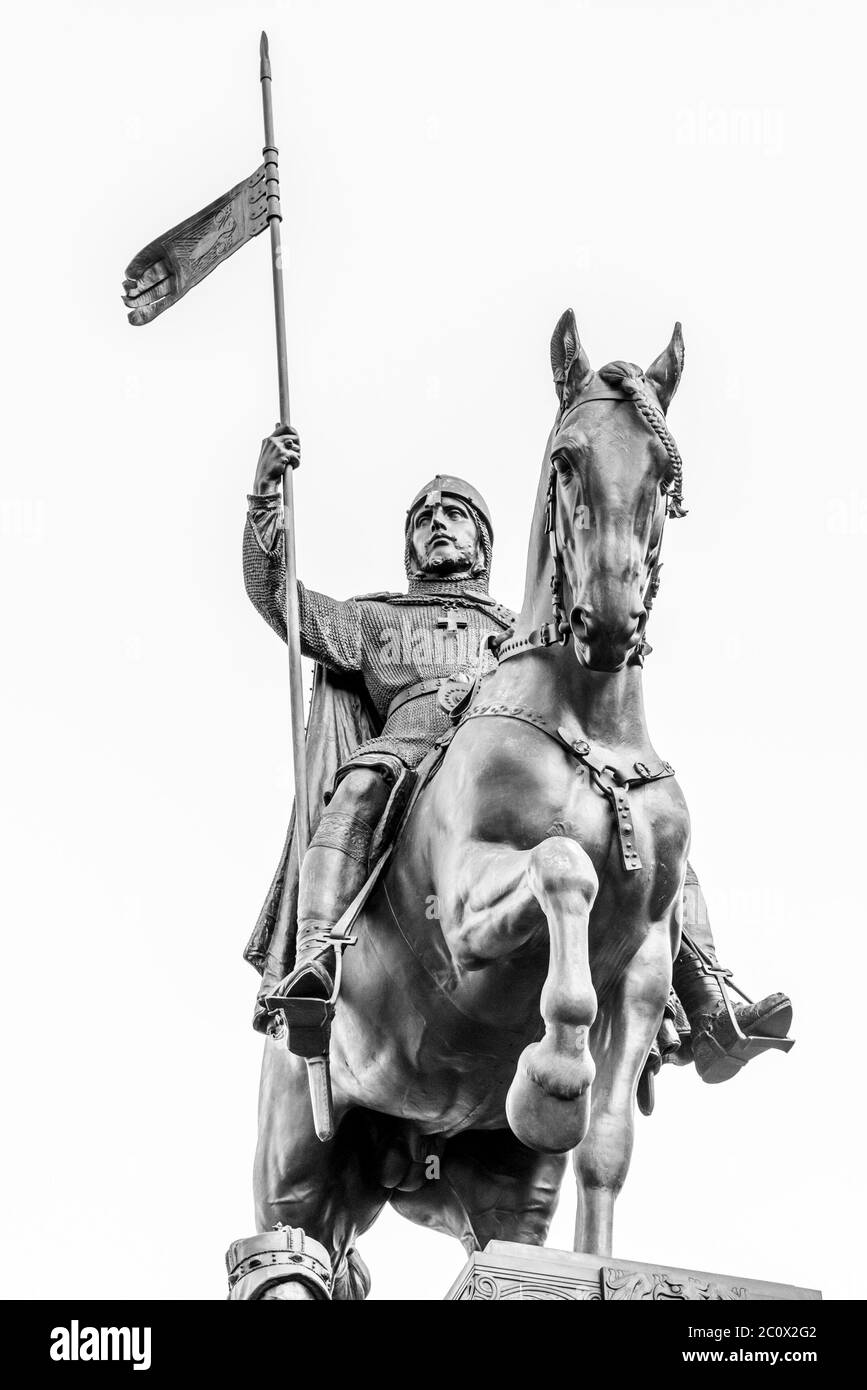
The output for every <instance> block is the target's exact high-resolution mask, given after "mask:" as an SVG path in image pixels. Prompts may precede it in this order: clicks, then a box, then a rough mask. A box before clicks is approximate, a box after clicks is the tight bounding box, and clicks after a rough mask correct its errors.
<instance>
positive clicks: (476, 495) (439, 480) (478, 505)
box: [406, 473, 494, 540]
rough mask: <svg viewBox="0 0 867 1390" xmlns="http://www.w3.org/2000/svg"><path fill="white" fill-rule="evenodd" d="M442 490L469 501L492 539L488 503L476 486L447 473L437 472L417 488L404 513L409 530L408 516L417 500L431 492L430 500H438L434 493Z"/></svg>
mask: <svg viewBox="0 0 867 1390" xmlns="http://www.w3.org/2000/svg"><path fill="white" fill-rule="evenodd" d="M443 492H444V493H446V495H447V496H448V497H460V499H461V500H462V501H463V502H470V503H471V504H472V505H473V507H475V509H476V511H477V512H479V513H480V514H481V516H482V517H483V519H484V521H485V524H486V525H487V528H488V533H489V535H490V538H491V540H493V539H494V523H493V522H492V521H491V513H490V512H489V510H488V504H487V502H486V501H485V499H484V497H483V496H482V494H481V493H480V492H479V491H478V489H477V488H474V487H473V485H472V483H467V482H465V481H464V479H463V478H453V477H452V476H451V474H449V473H437V475H436V477H435V478H431V480H430V482H429V483H425V485H424V487H422V488H419V490H418V492H417V493H416V495H415V497H414V498H413V499H412V501H411V502H410V504H409V509H408V511H407V514H406V525H407V530H409V523H410V518H411V516H412V514H413V512H414V511H415V509H416V507H417V506H418V504H419V502H424V501H425V500H426V499H427V498H428V497H429V496H430V494H431V493H433V494H435V496H433V497H431V501H432V502H434V501H436V502H438V501H439V500H440V498H439V496H437V495H436V494H440V493H443Z"/></svg>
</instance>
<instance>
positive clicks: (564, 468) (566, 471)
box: [551, 449, 575, 478]
mask: <svg viewBox="0 0 867 1390" xmlns="http://www.w3.org/2000/svg"><path fill="white" fill-rule="evenodd" d="M551 462H552V463H553V465H554V467H555V468H556V470H557V472H558V473H559V474H560V476H561V478H568V477H569V475H570V474H571V473H572V472H574V468H575V464H574V461H573V459H572V456H571V454H570V452H569V450H568V449H557V450H556V451H555V452H554V453H553V454H552V455H551Z"/></svg>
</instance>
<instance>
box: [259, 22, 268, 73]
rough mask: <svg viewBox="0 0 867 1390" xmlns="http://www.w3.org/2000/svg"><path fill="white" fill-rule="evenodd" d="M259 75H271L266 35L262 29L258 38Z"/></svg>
mask: <svg viewBox="0 0 867 1390" xmlns="http://www.w3.org/2000/svg"><path fill="white" fill-rule="evenodd" d="M259 76H260V78H262V77H270V76H271V59H270V57H269V55H268V35H267V34H266V33H265V30H264V29H263V30H262V37H261V38H260V40H259Z"/></svg>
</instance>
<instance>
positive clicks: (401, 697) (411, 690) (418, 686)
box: [385, 676, 443, 720]
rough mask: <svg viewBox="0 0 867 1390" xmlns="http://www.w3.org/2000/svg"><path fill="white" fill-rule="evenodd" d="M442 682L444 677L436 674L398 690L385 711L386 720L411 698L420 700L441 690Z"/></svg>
mask: <svg viewBox="0 0 867 1390" xmlns="http://www.w3.org/2000/svg"><path fill="white" fill-rule="evenodd" d="M442 683H443V677H442V676H435V677H434V678H433V679H432V680H428V681H416V683H415V685H408V686H407V688H406V690H400V691H398V693H397V695H395V697H394V699H393V700H392V702H391V704H390V705H389V707H388V709H387V710H386V712H385V717H386V720H389V719H390V718H391V716H392V715H393V714H395V713H396V711H397V710H399V709H400V708H401V707H402V706H403V705H408V704H409V702H410V700H420V699H421V697H422V696H423V695H433V693H434V691H436V690H439V688H440V686H441V685H442Z"/></svg>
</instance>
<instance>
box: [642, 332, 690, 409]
mask: <svg viewBox="0 0 867 1390" xmlns="http://www.w3.org/2000/svg"><path fill="white" fill-rule="evenodd" d="M683 356H684V350H683V333H682V331H681V327H680V324H679V323H676V324H675V325H674V332H673V333H672V335H671V342H670V343H669V345H668V347H667V348H666V349H665V352H661V353H660V354H659V356H658V357H657V359H656V361H655V362H651V364H650V366H649V367H648V369H647V371H646V372H645V373H644V375H645V376H646V377H647V379H648V381H651V382H652V383H653V385H654V386H655V388H656V394H657V396H658V397H659V403H660V405H661V406H662V409H663V411H667V410H668V407H669V406H670V405H671V399H672V397H673V395H674V393H675V391H676V390H677V387H678V384H679V382H680V374H681V372H682V371H683Z"/></svg>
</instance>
